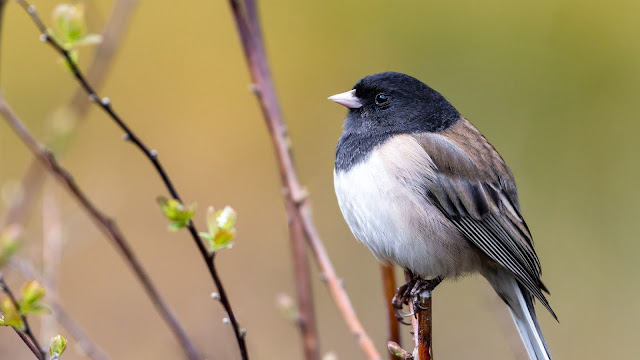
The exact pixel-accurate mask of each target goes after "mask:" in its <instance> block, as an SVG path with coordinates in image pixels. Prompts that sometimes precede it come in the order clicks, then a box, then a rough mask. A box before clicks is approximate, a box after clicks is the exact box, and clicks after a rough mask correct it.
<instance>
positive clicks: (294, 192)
mask: <svg viewBox="0 0 640 360" xmlns="http://www.w3.org/2000/svg"><path fill="white" fill-rule="evenodd" d="M229 4H230V6H231V10H232V12H233V16H234V20H235V23H236V27H237V30H238V33H239V35H240V41H241V43H242V48H243V50H244V55H245V58H246V60H247V65H248V67H249V72H250V74H251V79H252V81H253V83H254V89H255V94H256V97H257V98H258V102H259V104H260V108H261V110H262V114H263V116H264V119H265V121H266V124H267V128H268V129H269V133H270V135H271V140H272V142H273V146H274V148H275V155H276V159H277V161H278V166H279V171H280V178H281V180H282V184H283V187H284V189H285V204H286V209H287V215H288V220H289V223H290V224H292V223H297V222H300V224H299V225H296V226H295V227H294V226H290V232H291V237H292V242H293V241H294V240H295V241H299V234H298V233H297V231H298V230H297V229H298V226H300V227H302V229H303V230H304V234H305V237H306V239H307V241H308V244H309V246H310V247H311V250H312V253H313V255H314V257H315V259H316V262H317V265H318V267H319V268H320V271H321V273H322V277H323V279H325V280H326V282H327V285H328V287H329V291H330V293H331V295H332V297H333V299H334V302H335V303H336V305H337V306H338V308H339V310H340V311H341V313H342V315H343V317H344V320H345V322H346V323H347V326H348V327H349V329H350V330H351V333H352V334H353V335H354V336H355V338H356V339H357V341H358V343H359V344H360V347H361V348H362V350H363V351H364V353H365V354H366V356H367V358H368V359H381V356H380V353H379V352H378V351H377V350H376V347H375V345H374V343H373V341H372V340H371V338H370V337H369V335H368V334H367V332H366V331H365V329H364V327H363V326H362V323H361V322H360V320H359V319H358V316H357V315H356V312H355V310H354V308H353V305H352V304H351V301H350V300H349V296H348V295H347V293H346V291H345V289H344V288H343V286H342V282H341V281H340V279H339V278H338V276H337V275H336V271H335V269H334V267H333V264H332V263H331V260H330V259H329V255H328V253H327V251H326V249H325V247H324V244H323V242H322V239H321V238H320V236H319V234H318V232H317V230H316V227H315V224H314V223H313V220H312V218H311V212H310V205H309V198H308V196H307V194H306V192H305V191H304V190H303V188H302V186H301V185H300V183H299V182H298V177H297V173H296V170H295V167H294V165H293V159H292V156H291V149H290V145H289V144H290V139H289V137H288V135H287V130H286V126H285V123H284V119H283V117H282V113H281V111H280V107H279V105H278V99H277V96H276V92H275V88H274V85H273V81H272V78H271V72H270V70H269V66H268V63H267V57H266V53H265V49H264V42H263V39H262V33H261V31H260V24H259V20H258V15H257V7H256V2H255V0H244V1H238V0H229ZM295 246H298V245H295ZM299 292H300V290H299ZM298 302H300V299H299V300H298ZM307 316H309V315H307Z"/></svg>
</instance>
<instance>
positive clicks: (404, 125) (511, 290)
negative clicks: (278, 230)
mask: <svg viewBox="0 0 640 360" xmlns="http://www.w3.org/2000/svg"><path fill="white" fill-rule="evenodd" d="M329 99H330V100H333V101H335V102H337V103H339V104H342V105H344V106H346V107H348V108H349V113H348V115H347V119H346V120H345V122H344V131H343V133H342V136H341V137H340V141H339V142H338V147H337V149H336V160H335V169H334V185H335V190H336V195H337V198H338V203H339V205H340V209H341V211H342V214H343V215H344V218H345V220H346V222H347V224H348V225H349V227H350V228H351V231H352V232H353V234H354V235H355V237H356V238H358V239H359V240H360V241H362V242H363V243H364V244H365V245H367V246H368V247H369V249H370V250H371V251H372V252H373V254H374V255H375V256H376V257H377V258H378V259H380V260H382V261H389V262H392V263H395V264H397V265H399V266H401V267H403V268H404V269H406V270H409V271H411V272H412V273H413V274H415V275H417V276H419V277H420V278H422V279H442V278H455V277H458V276H461V275H464V274H468V273H475V272H478V273H480V274H482V275H483V276H484V277H485V278H486V279H487V280H488V281H489V283H491V285H492V286H493V288H494V289H495V291H496V292H497V293H498V294H499V295H500V297H501V298H502V299H503V300H504V301H505V302H506V303H507V305H508V306H509V310H510V312H511V315H512V316H513V319H514V321H515V324H516V326H517V328H518V331H519V332H520V336H521V337H522V340H523V342H524V345H525V347H526V349H527V353H528V354H529V358H530V359H536V360H540V359H551V355H550V354H549V350H548V348H547V344H546V342H545V340H544V337H543V336H542V332H541V331H540V327H539V325H538V320H537V318H536V313H535V310H534V307H533V299H534V298H535V299H538V300H539V301H540V302H541V303H542V304H543V305H544V306H545V307H546V308H547V310H549V312H551V314H552V315H553V317H554V318H555V317H556V315H555V314H554V312H553V310H552V309H551V307H550V306H549V303H548V302H547V299H546V298H545V296H544V294H543V291H544V292H547V293H548V290H547V288H546V287H545V285H544V284H543V283H542V281H541V280H540V274H541V270H540V262H539V260H538V256H537V255H536V252H535V250H534V249H533V241H532V238H531V233H530V232H529V229H528V228H527V224H526V223H525V222H524V219H523V218H522V214H521V213H520V206H519V204H518V193H517V189H516V184H515V182H514V179H513V175H512V174H511V171H510V170H509V168H508V167H507V165H506V164H505V162H504V160H503V159H502V158H501V157H500V155H499V154H498V152H497V151H496V150H495V149H494V148H493V146H491V144H489V142H488V141H487V139H485V137H484V136H483V135H482V134H481V133H480V132H479V131H478V130H477V129H476V128H475V127H474V126H473V125H472V124H471V123H470V122H469V121H467V119H465V118H464V117H462V116H461V115H460V113H459V112H458V111H457V110H456V109H455V108H454V107H453V105H451V104H450V103H449V102H448V101H447V100H446V99H445V98H444V97H443V96H442V95H440V93H438V92H437V91H435V90H433V89H432V88H430V87H429V86H427V85H425V84H424V83H422V82H420V81H419V80H417V79H415V78H413V77H411V76H408V75H404V74H400V73H395V72H386V73H380V74H375V75H370V76H367V77H365V78H363V79H361V80H360V81H358V83H357V84H356V85H355V86H354V87H353V90H351V91H348V92H345V93H341V94H338V95H334V96H331V97H330V98H329ZM435 281H436V284H437V280H435ZM556 319H557V318H556Z"/></svg>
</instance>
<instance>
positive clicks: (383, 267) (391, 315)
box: [380, 263, 401, 360]
mask: <svg viewBox="0 0 640 360" xmlns="http://www.w3.org/2000/svg"><path fill="white" fill-rule="evenodd" d="M380 272H381V275H382V288H383V292H384V294H383V295H384V306H385V310H386V318H387V341H393V342H394V343H396V344H400V341H401V340H400V322H399V321H398V320H397V319H396V312H395V310H394V309H393V306H391V301H392V300H393V297H394V296H395V294H396V274H395V268H394V266H393V264H386V263H382V264H380ZM395 359H396V357H395V355H393V354H391V353H390V354H389V360H395Z"/></svg>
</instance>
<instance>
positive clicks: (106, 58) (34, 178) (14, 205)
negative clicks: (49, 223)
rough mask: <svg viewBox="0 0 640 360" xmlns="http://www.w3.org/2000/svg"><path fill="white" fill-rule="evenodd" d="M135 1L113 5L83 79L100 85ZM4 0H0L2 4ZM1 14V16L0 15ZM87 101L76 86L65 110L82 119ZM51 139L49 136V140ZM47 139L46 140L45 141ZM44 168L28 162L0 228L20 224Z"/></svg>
mask: <svg viewBox="0 0 640 360" xmlns="http://www.w3.org/2000/svg"><path fill="white" fill-rule="evenodd" d="M137 2H138V1H137V0H117V1H116V2H115V4H114V6H113V11H111V15H110V17H109V19H108V20H107V24H106V25H105V27H104V30H103V31H102V42H100V44H98V45H97V47H96V50H95V53H94V55H93V58H92V60H91V64H89V67H88V70H87V78H88V79H91V81H92V82H93V84H94V85H95V86H96V87H97V88H100V87H101V86H102V84H103V83H104V80H105V78H106V75H107V72H108V71H109V69H110V68H111V64H112V63H113V62H112V60H113V58H114V56H115V53H116V50H117V46H116V45H117V44H118V43H120V41H121V40H122V38H123V36H124V34H125V32H126V30H127V28H128V25H129V22H130V20H131V17H132V15H133V11H134V10H135V7H136V5H137ZM3 3H6V0H2V3H0V5H1V4H3ZM0 16H1V15H0ZM89 104H90V102H89V101H88V99H87V96H86V95H85V93H84V90H83V89H82V87H78V89H76V91H75V93H74V94H73V97H72V99H71V101H70V102H69V103H68V104H67V105H66V107H65V108H66V109H67V110H69V111H70V112H71V114H73V116H74V117H75V118H77V119H78V120H83V119H85V118H86V115H87V112H88V111H89ZM50 140H51V139H50ZM49 142H50V141H47V142H46V143H49ZM44 180H45V176H44V169H43V168H42V167H41V166H40V164H39V163H38V161H37V160H36V159H33V160H32V161H31V164H29V166H28V167H27V171H26V172H25V173H24V174H23V176H22V179H21V180H20V185H21V188H22V189H23V190H24V191H22V194H23V196H20V197H13V199H11V203H10V205H9V207H8V209H7V210H6V212H5V214H4V216H3V217H2V218H1V219H0V228H1V227H4V226H8V225H11V224H20V225H21V224H24V223H25V221H26V216H27V214H28V210H29V208H31V206H33V203H34V202H35V199H36V197H37V195H38V194H39V193H40V189H41V188H42V185H43V184H44Z"/></svg>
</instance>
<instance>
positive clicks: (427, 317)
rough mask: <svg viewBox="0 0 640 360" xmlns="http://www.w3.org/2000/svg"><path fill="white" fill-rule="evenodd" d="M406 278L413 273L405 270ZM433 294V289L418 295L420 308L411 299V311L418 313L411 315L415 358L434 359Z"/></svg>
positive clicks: (417, 359) (410, 276) (419, 359)
mask: <svg viewBox="0 0 640 360" xmlns="http://www.w3.org/2000/svg"><path fill="white" fill-rule="evenodd" d="M405 278H406V279H407V281H408V280H410V279H411V278H413V274H411V272H409V271H405ZM431 294H432V292H431V290H424V291H422V292H421V293H420V294H419V295H418V306H419V309H415V308H414V306H413V301H409V313H410V314H416V315H413V316H411V327H412V329H413V343H414V346H415V348H414V350H413V355H414V359H415V360H433V348H432V346H431V327H432V322H433V318H432V316H433V308H432V305H431Z"/></svg>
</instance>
